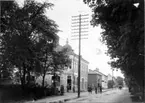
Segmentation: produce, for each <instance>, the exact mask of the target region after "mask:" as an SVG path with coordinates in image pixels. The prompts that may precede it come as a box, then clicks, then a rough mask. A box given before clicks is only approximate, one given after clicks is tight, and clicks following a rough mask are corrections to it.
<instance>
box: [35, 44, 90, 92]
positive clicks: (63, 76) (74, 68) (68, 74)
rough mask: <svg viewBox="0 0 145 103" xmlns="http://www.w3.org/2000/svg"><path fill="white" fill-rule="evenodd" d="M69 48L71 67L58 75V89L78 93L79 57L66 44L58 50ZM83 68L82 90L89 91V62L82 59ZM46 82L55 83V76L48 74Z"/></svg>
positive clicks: (81, 76)
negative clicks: (63, 88) (62, 87)
mask: <svg viewBox="0 0 145 103" xmlns="http://www.w3.org/2000/svg"><path fill="white" fill-rule="evenodd" d="M63 47H67V48H68V49H69V52H68V55H69V57H70V59H71V66H69V67H66V68H65V69H64V71H63V72H62V73H57V74H58V77H57V87H58V88H60V85H63V86H64V87H65V91H73V90H74V91H77V89H78V86H77V85H78V79H77V78H78V60H79V56H78V55H77V54H75V53H74V51H73V49H72V48H71V46H70V45H69V44H68V42H67V43H66V45H64V46H60V45H59V46H58V47H57V50H61V48H63ZM80 65H81V68H80V90H81V91H87V86H88V65H89V62H88V61H87V60H85V59H84V58H82V57H81V64H80ZM38 80H39V81H40V82H41V81H42V77H40V79H38ZM38 80H37V81H38ZM45 80H46V81H47V83H48V84H49V85H52V83H53V75H51V74H50V73H47V75H46V77H45Z"/></svg>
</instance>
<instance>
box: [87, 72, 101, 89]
mask: <svg viewBox="0 0 145 103" xmlns="http://www.w3.org/2000/svg"><path fill="white" fill-rule="evenodd" d="M98 84H100V85H102V75H101V74H100V73H99V72H98V71H97V70H89V72H88V85H90V86H93V87H94V86H98Z"/></svg>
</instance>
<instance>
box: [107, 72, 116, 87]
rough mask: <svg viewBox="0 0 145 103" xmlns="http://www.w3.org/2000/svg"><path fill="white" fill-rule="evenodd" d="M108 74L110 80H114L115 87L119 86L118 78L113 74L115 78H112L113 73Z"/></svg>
mask: <svg viewBox="0 0 145 103" xmlns="http://www.w3.org/2000/svg"><path fill="white" fill-rule="evenodd" d="M107 76H108V81H109V80H111V81H112V80H113V82H114V86H113V87H116V86H117V80H116V78H115V77H114V76H113V78H112V75H111V74H108V75H107Z"/></svg>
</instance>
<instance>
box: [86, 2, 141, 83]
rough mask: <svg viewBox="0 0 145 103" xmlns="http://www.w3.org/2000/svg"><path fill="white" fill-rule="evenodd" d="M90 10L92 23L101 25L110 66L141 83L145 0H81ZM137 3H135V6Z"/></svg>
mask: <svg viewBox="0 0 145 103" xmlns="http://www.w3.org/2000/svg"><path fill="white" fill-rule="evenodd" d="M84 2H85V3H87V4H88V5H89V6H90V7H91V8H92V10H93V15H92V21H91V24H92V25H93V26H97V25H99V24H100V25H101V28H102V29H103V30H104V31H103V32H102V38H103V42H104V43H106V44H107V47H108V54H109V55H110V56H111V58H112V59H116V58H117V60H114V61H112V63H111V66H112V67H115V68H120V69H121V71H122V72H123V73H124V74H125V75H128V76H130V77H132V78H134V79H135V80H136V82H137V83H138V84H139V85H140V86H143V78H144V74H143V70H144V63H143V61H144V52H143V51H144V42H143V41H144V18H143V17H144V16H143V15H144V13H143V10H144V9H143V7H144V1H143V0H84ZM136 4H138V6H136Z"/></svg>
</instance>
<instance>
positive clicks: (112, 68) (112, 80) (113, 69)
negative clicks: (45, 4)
mask: <svg viewBox="0 0 145 103" xmlns="http://www.w3.org/2000/svg"><path fill="white" fill-rule="evenodd" d="M113 71H114V69H113V68H112V89H113V85H114V82H113Z"/></svg>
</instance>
